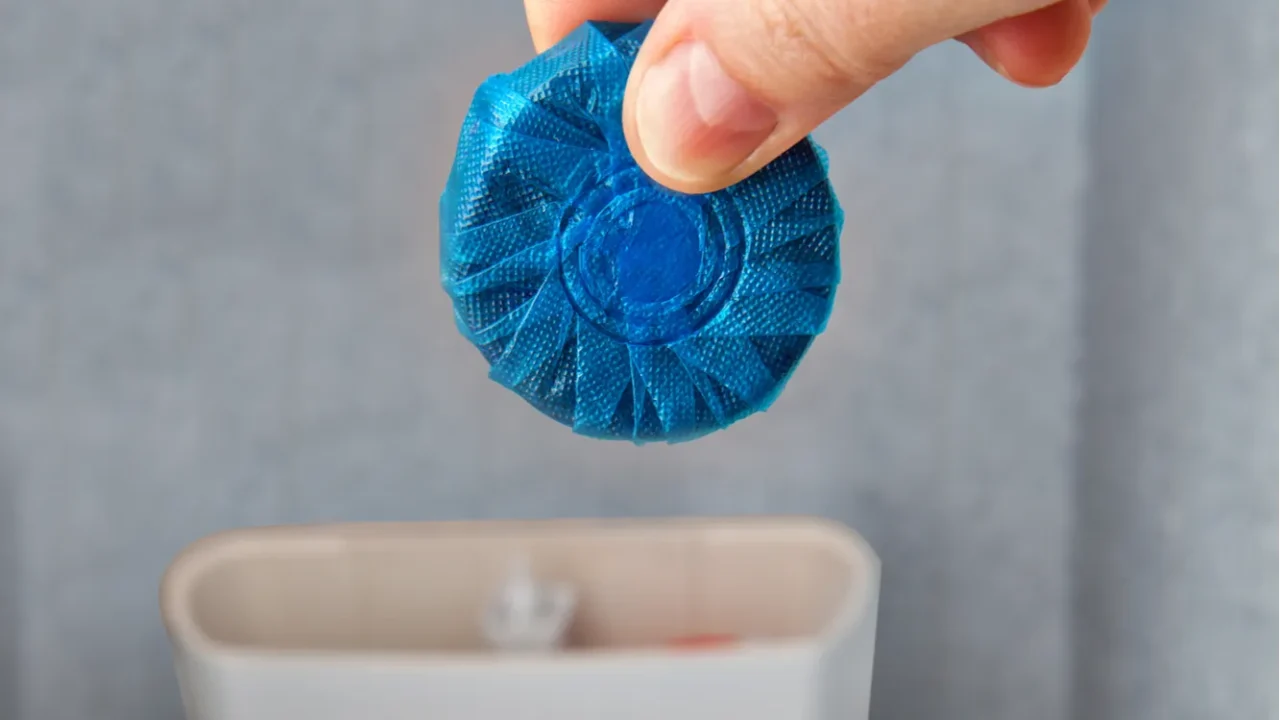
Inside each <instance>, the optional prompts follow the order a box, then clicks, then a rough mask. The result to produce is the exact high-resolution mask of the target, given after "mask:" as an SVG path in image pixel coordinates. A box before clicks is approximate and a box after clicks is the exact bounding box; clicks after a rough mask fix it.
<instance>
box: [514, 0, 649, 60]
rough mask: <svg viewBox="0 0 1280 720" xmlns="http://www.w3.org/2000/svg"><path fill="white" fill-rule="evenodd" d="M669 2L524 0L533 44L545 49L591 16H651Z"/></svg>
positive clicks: (610, 18)
mask: <svg viewBox="0 0 1280 720" xmlns="http://www.w3.org/2000/svg"><path fill="white" fill-rule="evenodd" d="M665 4H666V0H524V12H525V16H526V17H527V18H528V19H529V32H530V33H531V34H532V35H533V46H534V47H535V48H536V49H537V50H538V52H542V51H543V50H546V49H547V48H549V47H551V46H552V45H555V44H556V43H558V42H560V40H562V39H563V38H564V36H565V35H568V34H569V33H571V32H573V31H574V30H576V29H577V28H578V26H579V25H581V24H583V23H585V22H587V21H588V20H600V21H605V22H640V21H642V20H650V19H652V18H655V17H657V15H658V11H659V10H661V9H662V6H663V5H665Z"/></svg>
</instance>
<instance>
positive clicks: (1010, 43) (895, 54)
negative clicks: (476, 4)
mask: <svg viewBox="0 0 1280 720" xmlns="http://www.w3.org/2000/svg"><path fill="white" fill-rule="evenodd" d="M1106 1H1107V0H1059V1H1058V2H1053V1H1052V0H525V10H526V14H527V16H528V20H529V28H530V31H531V33H532V36H533V41H534V45H535V47H536V48H537V49H538V50H539V51H542V50H545V49H547V48H549V47H550V46H552V45H554V44H555V43H556V42H558V41H559V40H560V39H562V38H563V37H564V36H565V35H567V34H568V33H570V32H572V31H573V30H574V29H576V28H577V27H578V26H579V25H581V24H582V23H583V22H586V21H588V20H606V21H618V22H638V21H641V20H646V19H650V18H656V20H655V22H654V26H653V29H652V30H651V31H650V33H649V35H648V37H647V39H646V41H645V44H644V47H642V48H641V51H640V54H639V56H638V57H637V58H636V63H635V66H634V67H633V69H632V73H631V77H630V81H629V83H628V86H627V94H626V100H625V102H624V107H623V127H624V129H625V131H626V136H627V142H628V145H629V146H630V149H631V152H632V154H633V155H634V156H635V158H636V161H637V163H638V164H639V165H640V167H641V168H643V169H644V170H645V172H647V173H648V174H649V175H650V176H651V177H653V178H654V180H656V181H657V182H659V183H662V184H663V185H666V186H667V187H670V188H672V189H674V190H678V191H682V192H712V191H715V190H719V189H721V188H724V187H727V186H728V185H731V184H733V183H735V182H737V181H739V180H741V179H743V178H745V177H747V176H748V175H750V174H752V173H754V172H755V171H756V170H758V169H760V168H761V167H763V166H764V165H766V164H768V163H769V162H770V161H772V160H773V159H774V158H776V157H777V156H778V155H780V154H781V153H782V152H784V151H785V150H786V149H787V148H789V147H790V146H791V145H793V144H795V143H796V142H797V141H799V140H800V139H801V138H803V137H804V136H805V135H807V134H809V133H810V132H812V131H813V129H814V128H815V127H817V126H818V125H819V124H821V123H822V122H823V121H825V120H826V119H827V118H829V117H831V115H833V114H835V113H836V112H838V111H839V110H840V109H841V108H843V107H845V106H846V105H848V104H850V103H851V102H853V101H854V100H856V99H857V98H858V97H859V96H860V95H862V93H864V92H866V90H868V89H869V88H870V87H872V86H873V85H875V83H877V82H879V81H880V80H883V79H884V78H886V77H888V76H889V75H890V74H892V73H893V72H895V71H897V70H898V69H899V68H901V67H902V66H903V65H905V64H906V62H907V61H909V60H910V59H911V58H912V57H913V56H914V55H915V54H916V53H918V52H920V51H921V50H924V49H925V48H927V47H929V46H931V45H934V44H937V43H939V42H944V41H947V40H950V39H955V40H958V41H960V42H962V43H964V44H965V45H967V46H968V47H970V48H971V49H972V50H973V51H974V53H975V54H976V55H977V56H978V58H980V59H981V60H982V61H983V62H984V63H986V64H987V65H988V66H989V67H991V69H992V70H994V71H996V72H998V73H999V74H1000V75H1002V76H1004V77H1005V78H1007V79H1008V80H1009V81H1011V82H1014V83H1016V84H1018V85H1022V86H1025V87H1032V88H1035V87H1047V86H1051V85H1054V84H1056V83H1058V82H1059V81H1061V80H1062V79H1063V78H1064V77H1065V76H1066V75H1067V74H1068V73H1069V72H1070V71H1071V70H1072V68H1074V67H1075V66H1076V64H1077V63H1078V62H1079V61H1080V58H1081V56H1082V55H1083V54H1084V51H1085V47H1086V46H1087V45H1088V42H1089V34H1090V31H1091V28H1092V25H1093V18H1094V16H1095V15H1097V13H1098V12H1100V11H1101V10H1102V7H1103V5H1105V4H1106ZM671 67H680V68H694V69H693V70H687V71H683V72H672V71H669V70H668V68H671ZM655 68H658V69H656V70H655ZM689 77H694V78H698V79H699V80H700V82H696V81H694V80H687V78H689ZM706 78H713V79H715V80H716V83H712V84H708V83H709V82H710V81H708V80H707V79H706ZM708 87H713V88H725V89H723V91H722V92H707V91H706V88H708ZM694 89H696V91H694ZM731 90H732V91H731Z"/></svg>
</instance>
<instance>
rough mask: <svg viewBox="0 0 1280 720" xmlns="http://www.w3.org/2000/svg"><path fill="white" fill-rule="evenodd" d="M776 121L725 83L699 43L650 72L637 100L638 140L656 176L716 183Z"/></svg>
mask: <svg viewBox="0 0 1280 720" xmlns="http://www.w3.org/2000/svg"><path fill="white" fill-rule="evenodd" d="M777 124H778V116H777V115H776V114H775V113H774V112H773V110H772V109H770V108H769V107H768V106H767V105H765V104H764V103H762V102H760V101H759V100H756V99H755V98H753V97H751V95H750V94H748V93H747V90H746V89H745V88H744V87H742V85H740V84H739V83H738V82H737V81H736V80H734V79H733V78H731V77H729V74H728V73H726V72H725V71H724V68H723V67H722V66H721V65H720V61H719V60H717V59H716V57H715V55H713V54H711V51H710V49H708V48H707V46H706V45H704V44H702V43H700V42H685V43H681V44H680V45H677V46H675V47H674V48H672V49H671V50H670V51H669V52H668V53H667V55H666V57H664V58H662V59H661V60H659V61H658V62H657V63H656V64H655V65H653V66H652V67H650V68H649V69H648V70H647V71H646V72H645V74H644V77H643V78H641V80H640V89H639V91H638V94H637V95H636V134H637V136H638V139H639V141H640V145H641V146H642V147H643V148H644V153H645V155H647V156H648V158H649V161H650V162H651V163H652V164H653V165H654V167H656V168H657V169H658V170H660V171H662V172H663V173H666V174H667V175H669V176H671V177H673V178H678V179H683V180H702V179H709V178H714V177H717V176H719V175H722V174H724V173H727V172H729V171H730V170H732V169H734V168H735V167H737V166H738V165H740V164H741V163H742V161H743V160H746V159H747V156H749V155H750V154H751V153H752V152H753V151H754V150H755V149H756V148H757V147H759V146H760V144H761V143H763V142H764V141H765V139H767V138H768V137H769V135H770V133H772V132H773V128H774V127H775V126H776V125H777Z"/></svg>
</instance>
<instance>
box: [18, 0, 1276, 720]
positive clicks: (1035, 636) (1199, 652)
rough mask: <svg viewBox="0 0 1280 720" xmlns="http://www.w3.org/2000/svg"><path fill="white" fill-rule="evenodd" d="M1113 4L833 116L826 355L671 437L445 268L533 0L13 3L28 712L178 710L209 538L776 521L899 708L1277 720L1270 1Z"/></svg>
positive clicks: (1016, 718)
mask: <svg viewBox="0 0 1280 720" xmlns="http://www.w3.org/2000/svg"><path fill="white" fill-rule="evenodd" d="M1112 5H1113V7H1112V8H1110V9H1108V11H1107V15H1106V16H1104V20H1103V21H1101V22H1100V23H1099V33H1098V37H1097V44H1096V47H1095V49H1094V50H1092V51H1091V55H1090V56H1089V58H1088V62H1087V64H1086V66H1085V67H1084V68H1082V69H1081V71H1080V72H1078V73H1076V74H1075V75H1074V76H1073V77H1072V78H1070V79H1069V80H1068V81H1067V82H1066V83H1064V84H1063V85H1062V86H1060V87H1058V88H1055V89H1053V90H1050V91H1044V92H1030V91H1025V90H1021V89H1018V88H1015V87H1011V86H1009V85H1007V84H1006V83H1004V82H1003V81H1001V80H1000V79H999V78H997V77H996V76H994V75H993V74H991V73H990V72H989V71H987V70H986V69H985V68H984V67H983V66H981V65H980V64H979V63H978V62H977V61H975V60H974V59H972V58H971V57H970V56H969V55H968V51H966V50H964V49H963V48H961V47H959V46H955V47H940V48H937V49H935V50H933V51H930V52H927V53H925V54H923V55H922V56H921V57H919V58H918V59H917V60H916V61H915V62H913V63H912V64H911V65H910V66H908V68H907V69H906V70H905V71H904V72H902V73H901V74H899V75H898V76H896V77H894V78H893V79H891V80H890V81H888V82H886V83H884V84H883V85H882V86H881V87H879V88H876V89H875V90H874V91H873V92H872V93H870V94H869V95H868V96H867V97H866V98H864V99H863V100H861V101H859V102H858V103H857V104H856V105H855V106H854V107H853V108H851V109H849V110H848V111H846V112H845V113H843V114H842V115H840V116H839V117H837V118H836V119H835V120H834V121H832V122H831V123H830V124H829V126H828V127H825V128H824V129H823V132H822V133H821V135H820V139H821V140H822V141H823V142H824V143H825V144H826V146H827V148H828V150H829V151H830V154H831V157H832V161H833V175H834V179H835V183H836V186H837V190H838V191H839V192H840V194H841V198H842V201H843V202H844V204H845V206H846V211H847V215H848V222H847V230H846V233H845V237H844V239H843V248H844V250H843V252H844V256H845V260H844V262H845V265H844V271H845V280H844V284H843V285H842V287H841V290H840V292H839V296H838V300H837V307H836V309H835V312H834V315H833V318H832V322H831V326H830V329H829V330H828V332H827V333H826V334H824V335H823V336H822V338H821V339H820V340H819V341H818V342H817V343H816V345H815V346H814V349H813V351H812V352H811V354H810V356H809V357H808V358H807V359H806V361H805V362H804V363H803V364H802V366H801V368H800V370H799V372H798V373H797V375H796V377H795V378H794V380H793V381H792V383H791V384H790V385H789V387H788V389H787V392H785V393H784V394H783V396H782V397H781V398H780V399H779V401H778V402H777V403H776V404H775V406H774V407H773V409H771V410H770V411H769V412H768V413H765V414H763V415H759V416H756V417H754V418H751V419H749V420H747V421H745V422H743V423H741V424H740V425H739V426H735V427H734V428H733V429H732V430H731V431H728V432H724V433H720V434H717V435H714V436H711V437H708V438H706V439H703V440H700V441H698V442H695V443H692V444H688V445H682V446H675V447H665V446H657V447H651V446H646V447H643V448H634V447H630V446H621V445H615V444H608V443H601V442H595V441H590V440H585V439H582V438H577V437H575V436H573V435H571V434H569V433H568V432H567V431H565V430H564V429H562V428H561V427H559V426H557V425H555V424H554V423H552V422H550V421H548V420H545V419H544V418H542V417H541V416H539V415H537V413H536V412H534V411H533V410H531V409H530V408H528V407H527V406H525V405H524V404H523V402H522V401H520V400H519V399H518V398H516V397H515V396H514V395H512V394H510V393H508V392H506V391H505V390H503V389H502V388H500V387H498V386H496V385H495V384H493V383H490V382H489V381H488V380H487V379H486V378H485V376H484V369H485V368H484V366H483V362H482V361H481V359H480V358H479V356H478V355H477V354H476V353H475V352H474V351H473V350H472V349H470V348H469V347H468V346H467V345H466V343H465V342H464V341H463V340H462V339H461V338H460V337H459V336H458V334H457V333H456V331H455V330H454V328H453V325H452V321H451V317H450V314H449V308H448V304H447V301H446V298H445V297H444V295H443V293H442V292H441V291H440V289H439V287H438V282H437V279H436V276H437V259H436V231H435V222H436V219H435V203H436V198H437V196H438V195H439V192H440V190H441V186H442V184H443V180H444V175H445V172H446V171H447V166H448V163H449V160H450V158H451V153H452V147H453V142H454V139H455V133H456V131H457V127H458V123H459V122H460V120H461V118H462V114H463V113H464V111H465V109H466V105H467V102H468V101H469V98H470V94H471V92H472V91H473V90H474V88H475V86H476V85H477V84H478V83H479V82H480V80H482V79H483V78H484V77H485V76H486V75H488V74H490V73H493V72H497V71H501V70H504V69H508V68H510V67H512V66H514V65H516V64H519V63H521V62H523V61H524V60H525V59H526V58H527V57H528V55H529V53H530V49H529V46H528V43H527V40H526V38H525V36H524V28H523V25H522V16H521V11H520V7H519V3H517V2H515V1H514V0H484V1H483V2H481V1H479V0H477V1H475V2H470V3H431V2H420V1H417V0H370V1H369V2H365V3H351V2H343V1H342V0H309V1H308V2H285V1H283V0H267V1H251V0H207V1H204V2H170V1H169V0H104V1H103V2H92V3H91V2H84V1H83V0H26V1H25V2H24V1H23V0H19V1H18V2H16V3H9V4H7V5H3V6H0V718H10V717H12V718H16V720H62V719H64V718H75V717H95V718H102V719H103V720H143V719H150V718H155V719H157V720H158V719H160V718H176V717H178V714H179V710H178V700H177V693H176V687H175V685H174V679H173V676H172V672H171V670H170V668H169V666H168V655H167V653H168V650H167V647H166V645H165V640H164V635H163V631H162V629H161V627H160V624H159V620H158V614H157V609H156V598H155V594H156V583H157V580H158V578H159V575H160V573H161V572H162V570H163V568H164V566H165V564H166V563H167V562H168V560H169V559H170V558H171V557H172V555H173V554H174V553H175V552H176V551H177V550H178V549H179V548H181V547H182V546H183V545H184V544H185V543H187V542H189V541H191V540H193V539H195V538H196V537H199V536H201V535H204V534H207V533H209V532H213V531H216V530H218V529H222V528H226V527H230V526H237V525H247V524H259V523H270V522H288V521H303V520H330V519H339V518H341V519H391V518H394V519H417V518H425V519H434V518H476V517H512V516H515V517H546V516H557V515H650V514H687V513H753V512H814V513H821V514H824V515H828V516H831V517H834V518H836V519H839V520H841V521H844V522H847V523H849V524H851V525H853V526H854V527H856V528H858V529H859V530H860V531H862V532H863V533H864V534H865V535H867V536H868V538H869V539H870V540H871V541H872V543H873V544H874V545H875V546H876V547H877V549H878V550H879V551H880V552H881V554H882V556H883V559H884V561H885V577H884V582H885V585H884V595H883V598H882V601H881V605H880V607H881V622H882V625H881V632H880V639H879V648H878V665H877V671H876V686H875V698H874V701H873V712H874V716H875V717H877V718H927V717H952V718H974V719H981V720H1024V719H1025V718H1037V720H1055V719H1057V720H1065V718H1068V717H1073V716H1074V717H1080V718H1090V719H1091V720H1092V719H1094V718H1098V719H1108V718H1124V719H1125V720H1131V719H1132V720H1143V719H1146V718H1150V719H1151V720H1155V719H1157V718H1159V719H1161V720H1163V719H1164V718H1170V717H1174V718H1182V717H1185V718H1202V717H1203V718H1216V717H1241V718H1244V717H1260V716H1268V717H1273V718H1274V717H1275V713H1276V695H1275V687H1274V685H1271V684H1269V683H1271V680H1272V679H1273V678H1274V677H1275V671H1276V657H1275V646H1274V642H1273V641H1274V638H1275V636H1276V619H1275V616H1274V614H1271V610H1273V609H1274V605H1275V599H1276V574H1275V570H1276V546H1275V544H1274V541H1275V536H1276V533H1275V530H1276V517H1275V512H1274V510H1275V507H1276V485H1275V477H1276V453H1275V446H1274V445H1271V444H1270V443H1271V438H1273V437H1275V430H1276V415H1275V405H1274V404H1273V403H1272V399H1273V398H1274V397H1275V391H1276V386H1275V374H1274V370H1275V367H1276V335H1275V328H1276V306H1275V303H1274V300H1275V297H1276V276H1275V274H1274V268H1275V267H1276V248H1275V243H1274V239H1275V237H1276V225H1275V215H1276V212H1275V198H1276V194H1277V190H1276V176H1275V165H1274V164H1273V162H1272V160H1273V159H1274V158H1275V157H1276V153H1277V147H1276V137H1275V135H1274V134H1273V132H1272V130H1271V128H1274V127H1275V119H1276V118H1275V108H1276V105H1277V103H1276V95H1275V92H1276V76H1275V71H1274V67H1275V62H1274V60H1275V56H1276V45H1275V35H1274V34H1273V32H1272V31H1273V30H1274V28H1275V27H1276V9H1275V7H1274V4H1268V3H1267V2H1266V1H1265V0H1257V1H1254V0H1240V2H1236V3H1231V4H1228V5H1230V7H1225V6H1221V5H1220V6H1217V7H1211V6H1209V5H1206V4H1202V3H1195V2H1190V1H1185V2H1184V1H1182V0H1168V1H1167V2H1163V3H1156V2H1153V1H1151V2H1148V1H1144V0H1131V2H1129V3H1112ZM1268 713H1269V715H1268Z"/></svg>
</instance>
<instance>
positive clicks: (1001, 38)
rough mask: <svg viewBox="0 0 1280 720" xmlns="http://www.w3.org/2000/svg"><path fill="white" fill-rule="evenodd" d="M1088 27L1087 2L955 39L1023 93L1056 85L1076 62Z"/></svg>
mask: <svg viewBox="0 0 1280 720" xmlns="http://www.w3.org/2000/svg"><path fill="white" fill-rule="evenodd" d="M1092 27H1093V8H1092V6H1091V4H1090V0H1062V1H1061V2H1058V3H1055V4H1053V5H1050V6H1048V7H1045V8H1041V9H1040V10H1036V11H1035V12H1031V13H1027V14H1026V15H1018V16H1015V17H1011V18H1006V19H1004V20H999V21H997V22H994V23H992V24H990V25H987V26H986V27H983V28H980V29H978V30H976V31H974V32H973V33H970V34H969V35H967V36H965V37H964V38H961V40H962V41H963V42H965V44H967V45H969V46H970V47H971V48H973V50H974V52H975V53H976V54H977V55H978V56H979V57H981V58H982V59H983V61H984V62H986V63H987V64H988V65H989V66H991V68H992V69H993V70H995V71H996V72H998V73H1000V74H1001V75H1003V76H1004V77H1006V78H1008V79H1009V80H1010V81H1012V82H1015V83H1017V84H1019V85H1023V86H1025V87H1036V88H1041V87H1049V86H1052V85H1056V84H1058V83H1059V82H1061V81H1062V80H1063V78H1065V77H1066V76H1067V74H1068V73H1070V72H1071V70H1072V69H1073V68H1074V67H1075V66H1076V64H1077V63H1079V62H1080V58H1081V57H1082V56H1083V55H1084V51H1085V48H1086V47H1087V46H1088V44H1089V35H1090V33H1091V32H1092Z"/></svg>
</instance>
